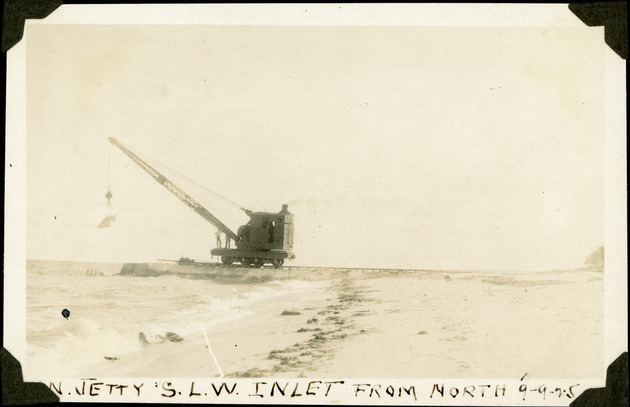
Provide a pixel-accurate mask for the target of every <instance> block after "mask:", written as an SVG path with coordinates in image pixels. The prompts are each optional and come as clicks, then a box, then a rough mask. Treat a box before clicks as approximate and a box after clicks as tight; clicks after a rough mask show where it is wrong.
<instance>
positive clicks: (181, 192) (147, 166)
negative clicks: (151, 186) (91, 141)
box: [109, 137, 240, 241]
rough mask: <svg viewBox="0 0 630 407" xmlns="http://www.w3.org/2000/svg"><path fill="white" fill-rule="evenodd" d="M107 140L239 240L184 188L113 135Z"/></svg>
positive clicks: (220, 228) (199, 213) (191, 207)
mask: <svg viewBox="0 0 630 407" xmlns="http://www.w3.org/2000/svg"><path fill="white" fill-rule="evenodd" d="M109 142H110V143H112V144H113V145H115V146H116V147H118V148H119V149H120V150H121V151H122V152H123V153H125V154H126V155H127V156H128V157H129V158H131V159H132V160H133V161H134V162H135V163H136V164H138V165H139V166H140V168H142V169H143V170H144V171H146V172H147V174H149V175H150V176H151V178H153V179H154V180H156V181H157V182H158V183H159V184H160V185H162V186H163V187H164V188H166V189H167V190H168V191H169V192H171V193H172V194H173V195H175V196H176V197H177V198H179V200H180V201H182V202H183V203H185V204H186V205H187V206H188V207H189V208H190V209H192V210H193V211H195V212H196V213H197V214H198V215H199V216H201V217H202V218H204V219H205V220H207V221H208V222H210V223H211V224H212V225H214V226H215V227H216V228H217V229H219V230H220V231H221V232H223V233H225V234H226V235H227V236H229V237H230V238H231V239H232V240H234V241H239V240H240V238H239V237H238V235H237V234H236V233H234V232H232V231H231V230H230V228H228V227H227V226H226V225H225V224H224V223H223V222H221V221H220V220H219V219H217V217H216V216H214V215H213V214H211V213H210V212H209V211H208V210H207V209H206V208H204V207H203V206H202V205H201V204H200V203H199V202H197V201H196V200H194V199H193V198H192V197H191V196H190V195H188V194H187V193H186V192H184V190H182V189H181V188H180V187H178V186H177V185H175V184H174V183H173V182H172V181H171V180H169V179H168V178H166V177H165V176H164V175H163V174H162V173H160V172H159V171H158V170H156V169H155V168H153V167H152V166H151V165H150V164H149V163H147V162H146V161H144V160H143V159H142V158H140V157H138V156H137V155H136V154H135V153H134V152H133V151H131V150H129V149H128V148H127V147H126V146H124V145H123V144H121V143H120V142H118V140H116V139H115V138H114V137H109Z"/></svg>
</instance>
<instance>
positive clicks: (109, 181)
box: [105, 144, 114, 209]
mask: <svg viewBox="0 0 630 407" xmlns="http://www.w3.org/2000/svg"><path fill="white" fill-rule="evenodd" d="M113 147H114V146H113V145H112V144H110V145H109V164H108V165H109V168H108V169H107V193H106V194H105V198H107V208H108V209H111V202H110V201H111V199H112V196H113V194H112V167H113V165H112V160H113V154H112V148H113Z"/></svg>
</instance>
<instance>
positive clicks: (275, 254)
mask: <svg viewBox="0 0 630 407" xmlns="http://www.w3.org/2000/svg"><path fill="white" fill-rule="evenodd" d="M247 215H248V216H249V222H247V224H246V225H243V226H241V227H240V228H238V232H237V234H236V235H237V236H238V240H236V248H235V249H228V248H225V249H222V248H216V249H212V250H211V251H210V253H212V255H213V256H220V257H221V261H222V262H223V264H225V265H231V264H232V263H235V262H236V263H240V264H241V266H242V267H252V266H253V267H262V266H263V265H264V264H265V263H271V264H272V265H273V266H274V267H279V266H282V264H283V263H284V260H286V259H294V258H295V255H294V254H293V252H292V251H291V250H292V249H293V214H292V213H291V212H289V207H288V206H287V205H282V210H281V211H280V212H277V213H276V212H247Z"/></svg>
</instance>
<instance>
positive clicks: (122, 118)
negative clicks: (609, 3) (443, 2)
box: [5, 5, 627, 405]
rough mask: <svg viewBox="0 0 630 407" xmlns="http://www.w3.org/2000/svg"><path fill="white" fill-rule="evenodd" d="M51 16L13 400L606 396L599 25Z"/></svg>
mask: <svg viewBox="0 0 630 407" xmlns="http://www.w3.org/2000/svg"><path fill="white" fill-rule="evenodd" d="M285 6H286V8H291V7H289V6H288V5H285ZM373 6H374V5H373ZM221 7H223V9H225V8H226V6H218V5H217V6H216V7H215V8H213V7H211V6H210V7H208V6H206V9H204V10H205V11H208V13H207V14H209V15H210V16H212V12H213V10H215V11H216V10H217V9H220V8H221ZM348 7H349V8H353V7H355V6H350V5H343V6H342V5H330V7H327V6H326V5H320V13H321V14H320V15H326V13H324V12H322V10H324V11H325V10H329V11H330V13H331V15H335V10H339V11H338V12H339V13H343V12H344V11H343V10H341V9H342V8H348ZM495 7H498V6H495ZM565 7H566V6H565ZM64 8H66V6H62V7H61V8H60V9H59V10H57V11H56V12H55V13H53V14H52V15H51V16H50V18H49V19H43V20H31V21H27V24H26V27H25V30H24V38H23V39H22V40H21V43H20V44H19V45H20V47H21V48H20V49H21V51H19V52H21V53H22V55H23V58H24V61H25V65H24V69H23V72H22V74H21V75H23V80H24V84H25V86H24V89H23V97H24V104H23V106H24V107H23V109H24V112H23V118H24V128H23V136H22V138H21V139H20V141H19V142H20V143H21V144H20V147H16V148H15V149H14V150H13V151H19V153H17V156H18V157H22V158H23V161H22V162H20V163H19V164H18V165H15V164H14V165H15V166H16V167H19V169H16V171H20V173H19V174H21V175H19V177H22V178H19V177H18V178H16V179H17V180H18V181H16V182H23V192H22V193H21V195H20V194H18V195H12V196H18V197H19V196H22V197H23V199H24V201H23V202H21V207H22V209H20V210H21V211H22V212H16V213H18V214H19V213H22V214H23V218H20V216H19V215H18V216H16V217H15V221H16V222H17V223H16V224H17V225H19V226H17V227H16V229H15V230H16V232H14V233H18V234H19V233H20V232H17V230H23V232H21V233H23V236H22V238H23V242H24V243H23V246H24V247H23V248H21V249H15V250H16V253H17V252H20V250H21V252H20V256H23V260H22V261H16V262H15V263H12V262H11V261H9V262H8V263H7V262H5V274H11V273H16V274H21V275H23V277H22V278H23V279H24V280H23V283H22V284H24V286H23V287H24V288H20V289H23V290H24V293H25V299H24V300H23V304H24V311H23V312H24V321H23V332H22V334H23V340H24V351H23V352H24V353H23V359H21V360H20V362H21V364H22V369H23V373H24V379H25V380H27V381H41V382H43V383H45V384H46V385H47V386H48V385H50V388H51V390H52V391H53V392H56V394H58V395H59V396H60V397H65V396H71V395H74V396H76V394H79V393H80V392H79V388H78V387H77V386H75V385H74V384H73V385H72V390H71V391H69V390H66V389H65V388H64V389H61V386H62V385H61V382H60V381H59V380H61V379H62V378H77V379H79V378H80V380H83V386H84V388H83V392H84V393H85V391H86V390H85V385H86V381H85V380H93V381H96V380H97V379H95V378H113V377H115V378H122V379H129V380H133V379H138V378H159V379H172V380H175V381H176V380H183V379H184V378H199V379H203V378H206V379H213V378H214V379H217V378H218V379H230V380H232V382H230V383H240V382H239V380H240V379H243V380H247V381H248V382H247V383H258V384H256V385H255V390H250V389H249V388H248V391H249V393H254V392H255V395H258V393H259V392H260V395H261V396H260V397H262V394H263V393H264V394H265V397H267V396H269V394H270V393H269V390H271V395H272V396H273V393H274V389H275V392H276V393H278V394H282V395H283V396H284V393H285V391H286V392H287V394H288V393H289V392H290V391H293V394H295V392H296V390H293V385H292V384H289V386H288V387H289V389H287V387H286V386H285V387H283V386H284V384H282V383H286V380H290V379H295V380H297V381H296V382H295V383H301V382H300V381H301V380H306V382H307V383H310V384H309V385H308V386H309V387H308V389H307V388H305V389H304V392H306V393H305V394H315V393H314V392H315V390H314V389H315V387H312V383H314V382H312V381H311V382H308V380H318V383H319V386H320V388H319V390H317V391H318V392H321V393H322V397H323V392H324V391H326V386H324V385H323V384H321V383H328V382H325V381H324V380H325V379H324V378H334V379H335V380H338V381H339V383H344V381H345V385H346V386H350V390H348V394H349V395H348V397H352V398H355V399H354V400H353V401H352V402H354V403H364V402H367V401H366V400H367V399H365V400H364V399H361V400H359V401H356V397H361V396H365V397H368V396H369V397H370V399H369V402H390V403H391V402H399V403H409V402H414V399H415V400H417V397H419V396H420V395H419V394H418V395H416V394H415V392H420V388H419V387H416V388H413V392H414V395H413V396H414V397H412V398H411V399H405V398H404V397H403V396H405V392H406V395H407V396H409V395H411V390H410V389H411V388H412V387H413V386H412V385H410V384H409V383H413V382H409V381H408V382H405V383H406V385H402V386H401V387H395V386H394V387H391V389H392V394H394V393H395V396H396V397H394V396H393V395H392V394H390V393H389V389H390V387H386V386H383V387H382V388H381V387H378V388H377V387H375V386H376V385H374V384H367V383H370V382H368V381H365V383H366V384H364V385H363V384H353V383H354V382H352V379H359V378H374V379H378V380H381V382H382V380H391V381H392V383H399V381H400V380H436V382H435V383H436V384H435V385H434V386H433V387H428V390H427V392H428V393H427V392H425V393H427V394H423V395H422V397H427V399H428V397H429V394H430V396H431V398H432V399H434V398H435V397H438V396H440V395H441V396H442V397H443V396H444V394H445V393H444V392H445V390H444V385H442V387H440V385H439V383H443V382H444V380H448V379H453V380H456V381H459V382H461V381H462V380H470V379H476V381H475V380H473V381H472V382H471V384H474V385H475V386H477V388H474V386H472V387H473V389H472V390H471V389H468V391H466V388H464V387H462V388H461V389H460V388H456V387H453V388H455V389H457V393H458V394H459V393H460V390H461V396H458V398H456V397H455V396H453V391H452V389H451V396H449V400H450V402H456V403H464V402H471V401H470V399H465V398H461V397H463V396H464V395H466V393H468V394H470V395H471V396H472V397H474V396H473V394H475V395H477V399H476V400H474V401H475V402H479V401H478V399H479V395H480V394H481V393H479V392H480V391H482V390H483V389H481V388H480V387H479V385H480V384H482V383H481V382H479V379H509V380H513V381H515V382H518V381H519V379H520V382H521V383H526V382H527V380H532V381H536V384H542V383H547V382H549V381H553V380H560V381H563V380H564V381H566V380H572V381H573V382H575V383H573V382H571V383H570V384H572V385H574V387H569V386H566V387H563V386H564V385H563V386H560V387H557V388H555V387H554V386H552V385H549V388H548V389H546V390H545V397H546V399H545V400H543V398H542V397H539V398H537V399H533V398H530V397H533V396H529V395H528V396H527V397H528V398H527V399H525V394H527V391H524V390H523V389H522V384H521V389H520V392H519V390H518V387H517V388H516V390H514V393H513V394H510V396H514V397H516V398H515V400H517V401H518V402H520V403H523V402H527V403H528V404H531V403H533V404H537V403H543V402H545V403H549V402H550V400H551V401H553V402H556V403H560V404H561V405H568V404H569V403H570V402H571V401H573V399H574V398H575V397H577V395H578V394H579V393H580V392H582V391H584V390H585V389H586V388H588V387H589V386H586V385H585V384H581V385H580V386H579V387H578V384H577V383H590V382H592V383H600V385H601V386H603V385H604V379H605V377H606V368H607V366H608V364H609V363H610V362H611V361H612V360H611V359H610V358H609V355H608V354H607V353H606V352H607V347H606V346H607V345H606V340H607V338H606V337H607V335H608V332H610V331H609V330H606V329H605V325H606V318H607V315H608V313H610V312H611V310H610V309H608V308H607V307H606V293H607V290H608V288H609V286H610V285H609V284H607V283H606V282H607V281H609V280H607V279H609V278H612V277H610V275H611V273H616V274H619V273H621V274H623V278H625V275H626V273H627V264H626V263H625V262H622V264H615V265H614V267H611V266H610V263H609V261H608V259H609V256H610V254H609V250H612V251H613V252H612V253H613V254H612V256H613V258H615V259H619V258H624V253H625V252H623V250H625V249H620V247H625V240H624V239H625V236H626V235H625V229H623V230H622V231H621V232H615V233H617V234H616V235H613V234H611V233H613V232H611V231H610V229H609V228H611V227H612V226H614V224H610V223H608V222H609V219H610V215H607V210H611V208H615V207H618V205H617V204H611V203H610V197H612V198H614V199H617V198H618V196H619V195H618V194H616V195H611V194H612V192H611V190H612V189H616V188H620V189H619V191H621V192H623V191H624V189H623V188H624V184H619V183H617V184H613V183H611V181H610V173H611V170H609V167H608V166H609V165H610V163H609V162H608V161H607V160H608V159H607V157H608V155H607V154H609V150H607V146H613V145H619V142H620V141H621V145H623V139H624V137H625V133H624V134H622V135H621V137H620V136H619V134H610V132H609V131H607V129H608V128H609V126H608V125H609V121H610V120H611V119H610V117H607V115H609V116H610V111H609V110H607V109H609V108H610V98H609V95H608V89H609V88H610V81H611V79H610V75H611V71H610V68H607V66H608V65H607V61H608V60H609V59H614V58H617V59H619V60H620V61H623V60H621V58H619V57H618V56H616V54H614V52H613V51H612V50H611V49H610V48H609V47H608V46H607V45H606V43H605V42H604V30H603V28H602V27H588V26H586V25H584V24H583V23H581V22H580V21H579V20H578V19H577V18H575V16H572V18H573V20H571V24H564V25H562V24H561V25H559V26H543V25H538V26H536V25H533V24H525V25H514V26H509V25H507V24H505V23H502V24H495V25H492V24H486V25H483V24H477V25H473V24H469V25H465V24H460V25H444V24H443V25H439V24H438V25H431V24H400V23H391V24H387V23H378V24H367V23H364V22H362V21H361V20H360V19H359V21H358V22H353V23H344V22H343V20H334V19H333V21H332V22H330V23H321V21H320V20H319V19H317V18H316V19H314V20H313V21H312V22H309V21H310V20H308V18H309V17H308V13H309V12H311V10H312V11H313V12H317V10H318V9H317V8H315V9H310V7H307V6H305V5H303V6H298V5H295V7H294V8H293V9H294V10H297V9H298V8H299V10H300V11H301V13H302V14H303V16H301V17H300V18H301V19H303V20H299V19H297V20H292V19H290V18H287V19H286V20H281V21H282V22H279V23H275V24H273V23H270V22H266V20H264V18H263V21H262V22H258V23H252V22H249V21H248V20H246V19H245V20H235V21H232V20H230V21H228V22H226V21H223V20H221V19H220V18H218V17H216V20H211V19H210V20H208V21H209V22H203V21H202V22H195V21H194V20H190V22H187V20H186V19H184V18H180V19H177V18H173V21H172V22H168V23H165V22H164V21H165V20H164V17H162V19H158V21H157V22H155V23H142V24H141V23H134V22H133V21H130V22H125V21H123V22H120V20H116V19H112V20H111V22H108V21H105V22H103V21H93V20H90V19H87V20H83V22H81V23H77V22H70V21H71V19H72V11H73V10H76V9H73V8H72V7H70V8H69V9H67V8H66V9H65V11H66V12H68V13H67V14H64ZM227 8H228V9H229V7H227ZM68 10H69V11H68ZM239 10H241V9H239ZM228 11H229V10H228ZM355 11H356V10H355ZM223 12H224V14H225V13H227V14H229V12H226V11H225V10H223ZM56 13H60V14H59V15H60V16H61V17H60V18H58V19H57V20H55V19H54V17H55V14H56ZM565 14H570V12H569V11H568V9H567V10H566V13H565ZM340 15H343V14H340ZM423 18H424V19H425V20H426V18H427V17H426V16H425V17H423ZM567 18H568V17H567ZM123 20H124V19H123ZM239 21H240V22H239ZM300 21H302V23H300ZM304 21H306V22H304ZM9 56H11V53H9ZM624 64H625V62H624ZM623 66H624V67H625V65H623ZM607 75H608V76H607ZM607 78H608V79H607ZM624 84H625V83H622V84H621V85H624ZM8 104H9V102H7V105H8ZM624 109H625V107H624ZM10 137H12V136H11V134H9V133H7V140H8V139H9V138H10ZM611 140H612V141H611ZM615 143H617V144H615ZM15 145H17V144H15ZM12 146H13V144H9V147H8V148H10V147H12ZM619 152H621V151H619ZM10 158H11V156H9V159H10ZM624 160H625V153H624ZM8 162H9V161H8ZM607 165H608V166H607ZM8 175H9V174H8ZM7 185H8V188H10V187H11V185H10V184H7ZM611 188H612V189H611ZM5 199H6V200H9V199H11V197H9V196H7V195H6V191H5ZM615 205H617V206H615ZM8 208H9V209H10V207H8ZM623 208H625V201H624V202H623ZM623 217H624V219H625V211H624V214H623ZM613 219H615V218H614V217H613ZM617 219H620V218H617ZM620 223H621V222H620ZM623 224H624V225H625V221H624V222H623ZM20 228H21V229H20ZM624 228H625V226H624ZM7 233H11V232H7V230H5V239H6V237H7ZM615 236H616V237H619V236H621V238H622V239H621V240H614V242H613V246H612V248H611V246H610V245H609V243H610V241H611V240H613V239H617V238H616V237H615ZM6 253H7V250H6V246H5V255H6ZM19 258H22V257H19ZM605 258H606V262H605ZM624 261H625V260H624ZM11 264H16V265H18V266H17V267H16V269H12V270H8V266H10V265H11ZM21 267H23V268H22V269H20V268H21ZM624 281H625V280H624ZM611 295H612V294H611ZM623 295H625V294H623ZM611 298H612V297H611ZM615 298H617V297H615ZM18 304H19V303H18ZM5 309H6V308H5ZM626 311H627V310H626ZM5 313H6V311H5ZM624 315H627V312H625V311H624ZM623 318H624V321H625V320H626V318H625V316H624V317H623ZM5 324H6V314H5ZM5 326H6V325H5ZM626 326H627V325H626ZM619 328H623V329H626V328H625V326H624V327H619ZM621 332H622V333H623V332H627V331H623V330H622V331H621ZM623 337H624V338H625V334H624V336H623ZM625 346H626V348H627V344H626V345H625ZM617 354H618V353H617ZM86 378H92V379H86ZM263 379H264V380H263ZM281 379H282V380H285V381H284V382H278V380H281ZM438 379H439V380H438ZM156 380H157V379H156ZM274 380H275V381H276V382H275V383H281V384H276V386H277V387H275V388H274V387H264V386H263V385H262V384H261V383H272V382H274ZM252 381H253V382H252ZM381 382H379V383H381ZM459 382H458V383H459ZM79 383H80V382H79ZM104 383H107V382H106V381H105V382H104ZM147 383H148V384H147ZM147 383H145V387H144V388H145V389H146V388H147V387H151V388H153V387H154V386H153V381H151V380H149V381H148V382H147ZM158 383H159V381H155V389H154V390H156V391H157V390H158V389H159V392H157V393H156V395H158V396H160V395H161V396H162V397H169V396H168V394H169V392H171V391H172V393H173V396H174V397H175V398H173V399H163V400H162V401H171V402H172V401H177V399H176V397H178V393H179V394H182V393H184V392H183V391H182V392H179V389H178V388H176V386H175V385H173V386H171V382H168V385H166V382H163V383H162V382H160V384H158ZM291 383H293V382H291ZM330 383H332V382H330ZM334 383H337V382H334ZM357 383H358V382H357ZM362 383H363V382H362ZM549 383H551V382H549ZM562 383H564V382H562ZM92 384H94V382H92ZM99 384H100V385H101V389H100V392H101V393H107V392H108V391H109V394H110V395H111V394H112V388H111V387H110V388H109V390H107V387H104V386H103V383H99ZM87 386H88V387H90V382H87ZM169 386H170V387H169ZM213 386H214V384H213ZM234 386H236V384H234ZM265 386H270V385H265ZM327 386H328V387H327V389H328V391H326V395H328V393H329V392H334V391H335V387H334V386H332V385H331V384H327ZM353 386H354V387H353ZM361 386H364V387H361ZM379 386H380V385H379ZM488 386H489V387H490V385H488ZM228 387H229V385H228ZM228 387H226V391H227V392H228V393H231V392H230V391H228V390H229V389H228ZM75 388H76V391H75ZM93 388H95V387H94V386H92V387H90V390H89V392H92V389H93ZM129 388H130V389H133V387H131V385H130V386H129ZM252 388H253V387H252ZM532 388H534V387H533V386H532ZM535 388H536V389H539V387H538V386H536V387H535ZM96 389H98V387H96ZM214 389H215V390H216V387H215V388H214ZM296 389H297V384H296ZM309 389H312V392H313V393H309V391H311V390H309ZM322 389H324V390H322ZM375 389H376V390H375ZM379 389H380V390H379ZM231 390H234V387H233V388H232V389H231ZM499 390H500V388H496V389H495V387H494V385H493V387H492V389H490V390H488V391H491V392H492V393H493V395H494V394H495V392H497V393H498V392H499ZM130 391H131V390H130ZM137 391H138V395H140V388H137ZM375 391H376V394H377V395H378V398H377V397H376V396H375V395H374V394H375V393H374V392H375ZM505 391H506V390H505V389H504V390H503V392H505ZM507 391H508V392H510V391H512V389H508V390H507ZM554 391H555V392H556V394H554ZM94 392H98V390H94ZM244 392H245V391H243V393H244ZM379 392H380V393H379ZM448 392H449V389H448V385H447V386H446V394H447V395H448ZM84 393H83V394H84ZM114 393H116V392H114ZM122 393H123V392H122V388H121V389H120V394H121V395H122ZM185 393H186V394H185V395H187V396H189V397H190V396H193V395H196V394H197V393H195V390H194V384H193V388H191V387H190V385H187V387H186V391H185ZM202 393H203V391H202V390H199V394H200V396H201V397H203V395H204V394H206V393H203V394H202ZM235 393H236V392H235ZM539 393H542V392H541V391H540V390H539V391H538V393H537V395H538V396H540V394H539ZM206 395H207V394H206ZM249 395H250V396H251V395H252V394H249ZM387 395H389V396H392V397H389V396H387ZM217 396H218V393H217ZM381 396H382V397H381ZM521 396H523V397H522V398H521ZM340 397H341V396H340ZM472 397H471V398H472ZM62 400H63V398H62ZM267 400H268V399H267ZM351 400H352V399H351ZM410 400H411V401H410ZM445 400H446V399H445ZM449 400H446V401H449ZM453 400H454V401H453ZM273 401H275V399H274V400H273ZM318 401H319V402H323V403H328V402H330V401H329V400H326V399H323V398H322V399H318ZM245 402H258V398H257V397H256V398H253V399H251V400H249V401H247V400H245ZM279 402H284V401H282V400H280V401H279ZM302 402H304V400H302Z"/></svg>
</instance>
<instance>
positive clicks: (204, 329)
mask: <svg viewBox="0 0 630 407" xmlns="http://www.w3.org/2000/svg"><path fill="white" fill-rule="evenodd" d="M201 329H202V330H203V336H204V338H206V345H208V350H209V351H210V356H212V360H214V364H215V365H217V370H219V374H220V375H221V378H222V379H223V370H221V366H219V361H218V360H217V357H216V356H214V352H213V351H212V348H211V347H210V342H209V341H208V335H207V334H206V328H203V327H202V328H201Z"/></svg>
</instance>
